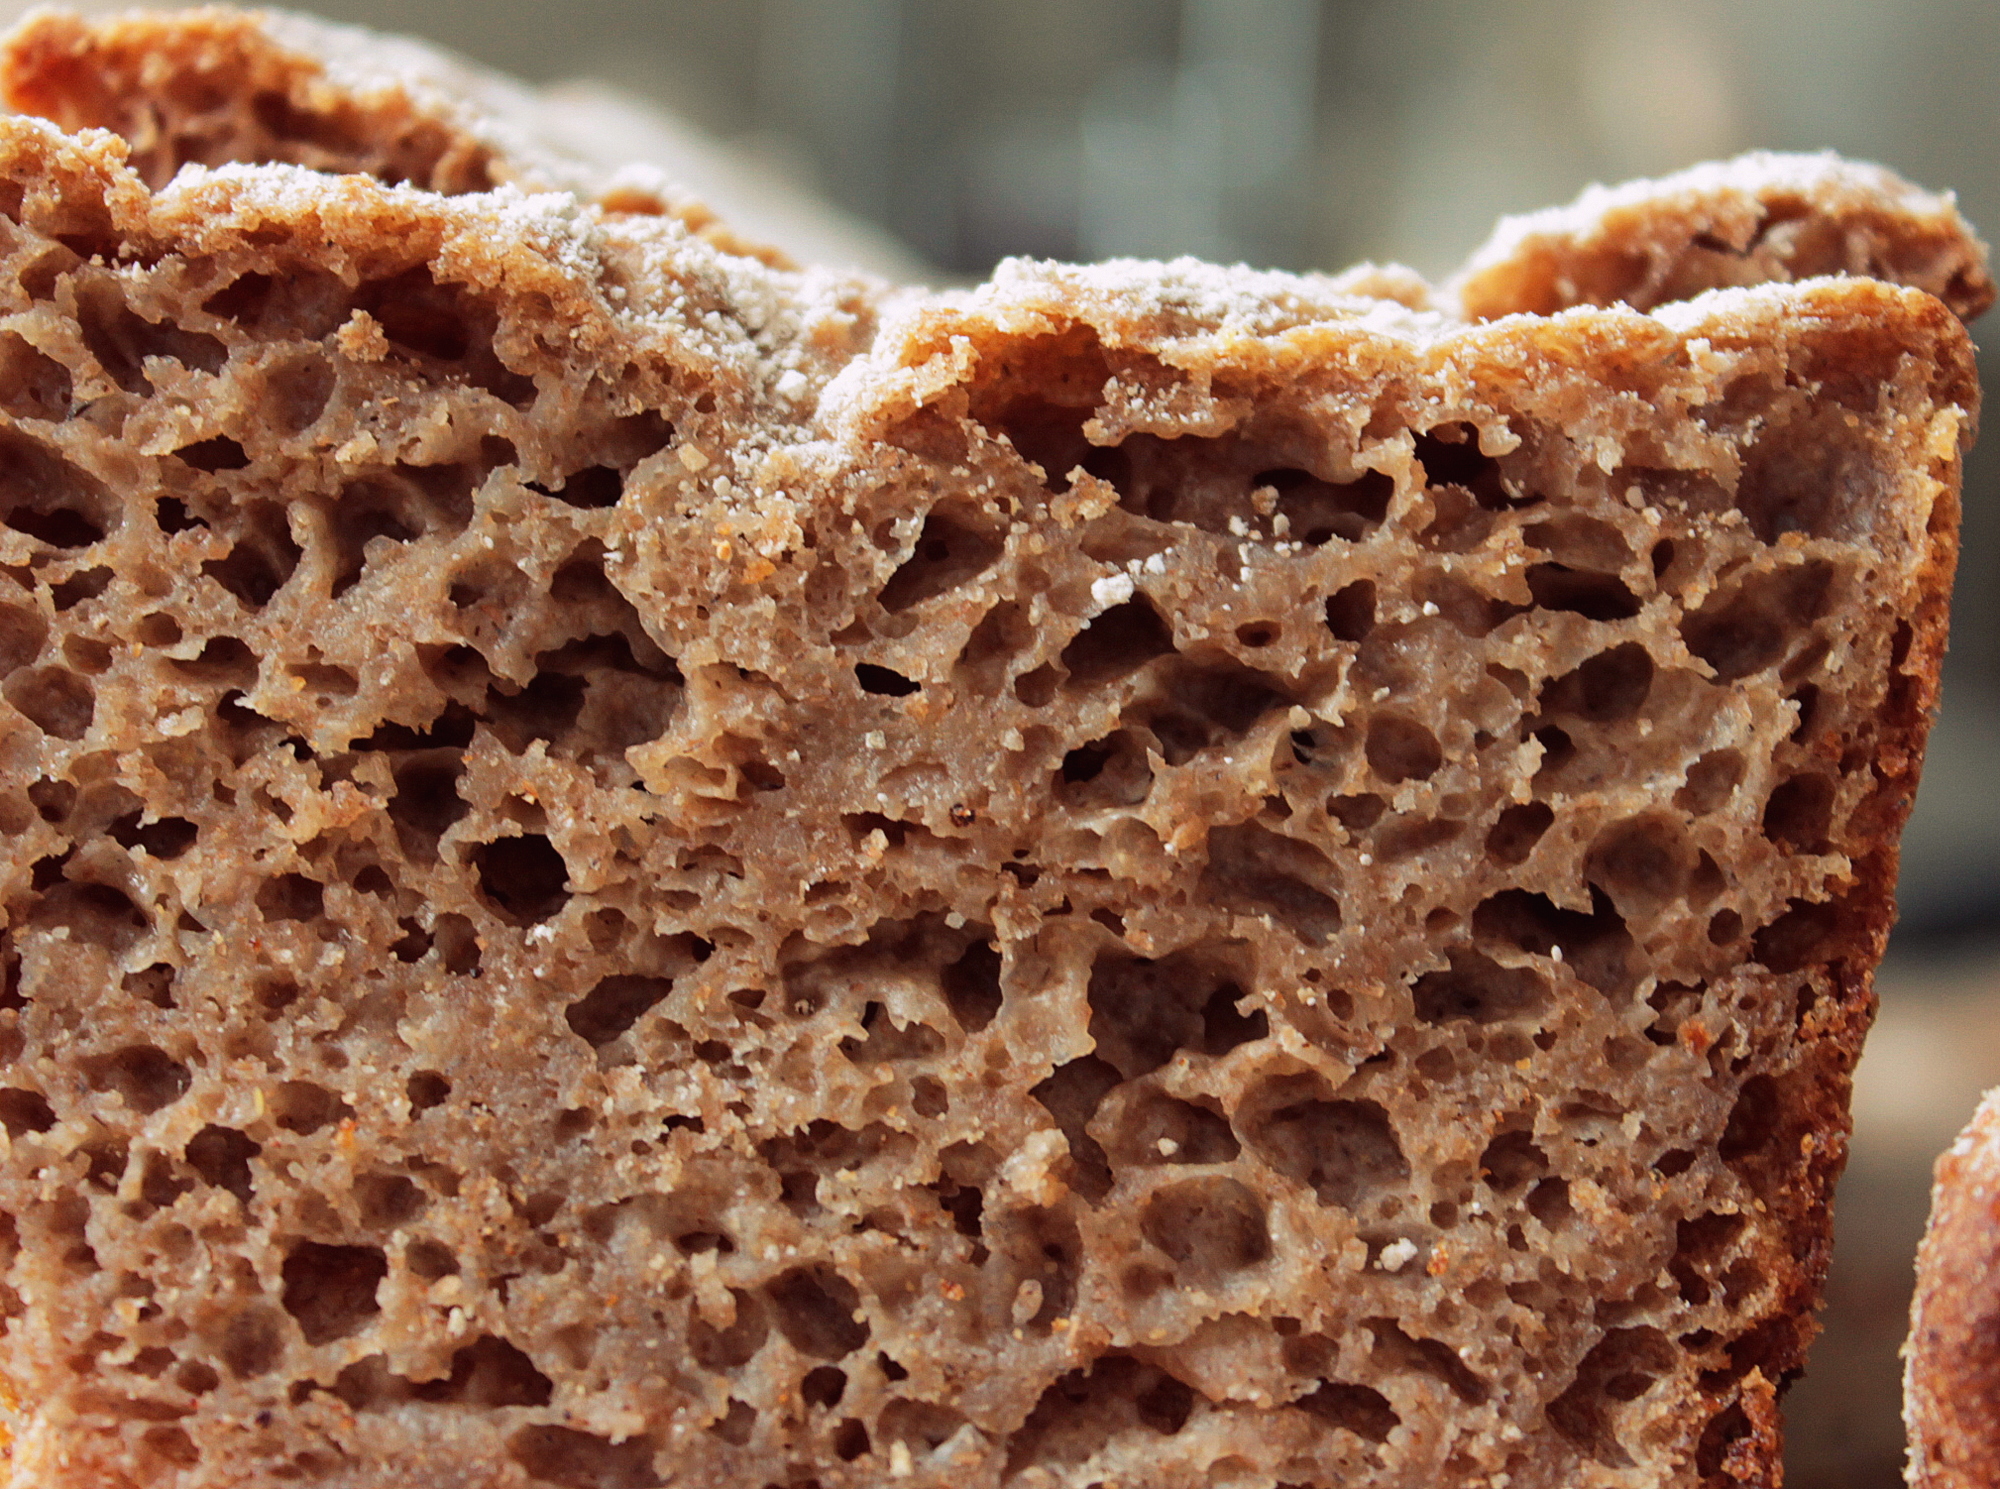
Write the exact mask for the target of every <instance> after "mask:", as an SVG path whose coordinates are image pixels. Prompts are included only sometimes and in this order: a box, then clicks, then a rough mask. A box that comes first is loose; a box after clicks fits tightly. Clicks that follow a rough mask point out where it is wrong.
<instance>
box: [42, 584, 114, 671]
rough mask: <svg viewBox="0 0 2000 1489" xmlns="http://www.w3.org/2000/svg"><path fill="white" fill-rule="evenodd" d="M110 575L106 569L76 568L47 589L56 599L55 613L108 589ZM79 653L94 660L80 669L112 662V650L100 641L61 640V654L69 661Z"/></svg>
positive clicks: (100, 668)
mask: <svg viewBox="0 0 2000 1489" xmlns="http://www.w3.org/2000/svg"><path fill="white" fill-rule="evenodd" d="M111 577H112V576H111V571H110V570H109V569H106V568H89V569H78V570H77V571H76V572H75V573H74V574H71V575H70V576H69V578H67V579H65V580H63V581H62V582H61V583H60V584H57V585H55V586H54V587H52V588H51V589H50V590H49V598H50V599H51V600H53V601H54V602H55V607H56V610H57V611H58V613H60V612H62V611H65V610H71V609H74V608H75V607H76V606H78V605H81V604H82V603H83V602H84V601H85V600H94V599H96V598H97V597H98V596H99V595H101V594H103V593H104V591H105V590H107V589H109V588H110V587H111ZM79 653H81V654H82V655H87V656H89V657H91V658H92V660H93V665H91V666H87V667H85V668H84V669H83V670H84V671H86V672H91V673H98V672H102V671H104V669H105V668H107V667H109V666H110V665H111V650H110V648H109V647H107V646H106V645H105V644H104V643H103V642H102V641H93V640H92V639H90V638H89V637H87V636H75V635H73V636H71V637H70V638H69V639H68V640H67V641H65V642H64V643H63V654H64V655H65V656H67V657H69V658H70V660H71V661H76V660H77V658H78V655H79Z"/></svg>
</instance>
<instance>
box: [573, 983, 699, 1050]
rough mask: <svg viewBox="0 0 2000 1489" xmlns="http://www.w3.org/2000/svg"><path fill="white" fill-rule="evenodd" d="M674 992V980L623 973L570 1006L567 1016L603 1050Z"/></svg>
mask: <svg viewBox="0 0 2000 1489" xmlns="http://www.w3.org/2000/svg"><path fill="white" fill-rule="evenodd" d="M673 990H674V984H673V979H671V978H667V977H642V976H639V975H637V974H634V973H619V974H617V975H615V976H611V977H607V978H605V979H603V980H602V981H601V982H599V983H598V984H597V986H596V987H594V988H592V989H591V990H590V992H589V993H587V994H586V995H585V996H584V997H582V998H580V999H578V1000H577V1001H576V1002H574V1003H572V1004H570V1005H569V1008H568V1009H567V1010H566V1011H565V1013H564V1015H563V1017H564V1019H565V1020H566V1021H567V1022H568V1024H569V1026H570V1028H571V1029H572V1030H574V1031H575V1032H576V1033H577V1034H578V1035H580V1036H581V1037H582V1038H583V1039H584V1040H586V1041H587V1042H589V1043H590V1044H591V1045H593V1046H596V1047H599V1048H602V1047H603V1046H604V1045H607V1044H609V1043H611V1041H612V1040H614V1039H616V1038H618V1037H619V1036H620V1035H621V1034H624V1033H625V1032H626V1031H627V1030H629V1029H630V1028H631V1027H632V1026H633V1025H634V1024H636V1023H638V1022H639V1019H640V1017H641V1016H642V1015H644V1014H645V1012H646V1010H648V1009H649V1008H652V1007H654V1006H655V1005H656V1004H658V1003H659V1002H660V1000H661V999H663V998H665V997H666V996H667V994H668V993H670V992H672V991H673Z"/></svg>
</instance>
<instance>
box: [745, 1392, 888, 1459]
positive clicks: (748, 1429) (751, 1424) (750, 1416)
mask: <svg viewBox="0 0 2000 1489" xmlns="http://www.w3.org/2000/svg"><path fill="white" fill-rule="evenodd" d="M857 1425H859V1424H857ZM756 1429H757V1408H756V1407H754V1406H752V1405H750V1404H749V1403H748V1402H746V1401H738V1400H737V1399H736V1398H735V1397H733V1396H732V1397H731V1398H730V1400H729V1409H728V1410H727V1411H725V1412H724V1413H723V1414H722V1415H721V1417H720V1418H718V1419H717V1420H715V1421H713V1422H711V1423H709V1424H708V1430H709V1431H710V1432H712V1433H714V1434H715V1436H717V1437H719V1438H721V1439H722V1441H724V1442H726V1443H728V1444H730V1445H731V1446H732V1447H738V1448H740V1447H742V1446H743V1445H744V1444H745V1443H747V1442H748V1441H750V1434H751V1433H752V1432H754V1431H756Z"/></svg>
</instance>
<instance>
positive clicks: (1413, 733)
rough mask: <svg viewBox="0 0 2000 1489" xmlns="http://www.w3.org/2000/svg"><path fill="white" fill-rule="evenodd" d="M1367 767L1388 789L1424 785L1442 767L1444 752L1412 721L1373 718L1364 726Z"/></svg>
mask: <svg viewBox="0 0 2000 1489" xmlns="http://www.w3.org/2000/svg"><path fill="white" fill-rule="evenodd" d="M1367 756H1368V764H1369V766H1370V768H1372V769H1373V770H1374V772H1375V773H1376V774H1377V775H1379V776H1380V777H1381V778H1382V779H1383V780H1385V781H1387V782H1388V783H1389V784H1390V785H1392V786H1396V785H1401V784H1402V783H1403V782H1404V781H1427V780H1429V779H1430V778H1431V777H1432V776H1434V775H1436V774H1437V772H1438V769H1439V767H1440V766H1442V765H1443V764H1444V750H1443V748H1442V747H1441V746H1440V745H1439V744H1438V741H1437V736H1436V735H1434V734H1432V733H1431V731H1430V730H1428V729H1426V728H1425V727H1424V726H1423V725H1422V724H1420V723H1418V722H1417V721H1416V720H1415V719H1411V718H1406V717H1404V716H1403V715H1401V714H1377V715H1376V716H1375V717H1374V718H1373V719H1371V720H1370V721H1369V724H1368V744H1367Z"/></svg>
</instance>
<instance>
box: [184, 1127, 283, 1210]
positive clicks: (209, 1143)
mask: <svg viewBox="0 0 2000 1489" xmlns="http://www.w3.org/2000/svg"><path fill="white" fill-rule="evenodd" d="M263 1151H264V1149H263V1147H262V1145H261V1144H259V1143H257V1142H255V1141H253V1140H252V1139H251V1138H249V1137H247V1136H245V1135H244V1134H243V1133H241V1132H238V1131H237V1130H236V1129H235V1128H233V1127H218V1126H216V1125H215V1124H214V1123H213V1122H211V1123H209V1125H208V1126H206V1127H204V1128H202V1129H201V1131H199V1132H197V1133H196V1134H195V1135H194V1136H193V1137H191V1138H189V1139H188V1143H187V1148H186V1150H185V1151H184V1152H183V1153H182V1156H183V1157H184V1158H186V1159H187V1162H188V1167H190V1168H192V1169H193V1170H194V1171H195V1172H196V1173H198V1174H200V1175H201V1177H202V1179H203V1180H204V1181H205V1182H207V1183H209V1184H213V1185H214V1186H215V1187H216V1188H217V1189H226V1190H228V1191H229V1192H230V1193H231V1194H233V1195H235V1196H236V1197H237V1199H239V1200H241V1201H242V1202H243V1203H244V1204H246V1205H247V1204H249V1203H250V1194H251V1174H250V1160H251V1159H253V1158H255V1157H256V1156H257V1155H258V1154H259V1153H261V1152H263Z"/></svg>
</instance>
